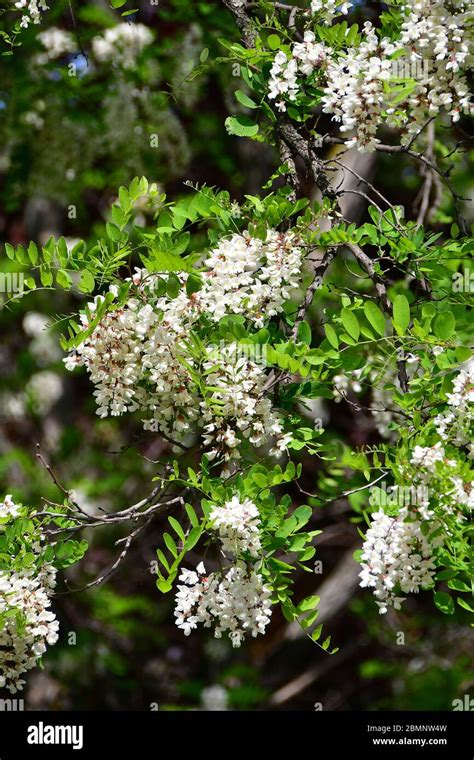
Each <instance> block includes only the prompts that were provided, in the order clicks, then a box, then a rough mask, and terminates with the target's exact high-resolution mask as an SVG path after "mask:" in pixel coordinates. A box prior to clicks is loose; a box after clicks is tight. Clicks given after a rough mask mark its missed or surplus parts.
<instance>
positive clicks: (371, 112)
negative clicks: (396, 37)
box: [322, 21, 396, 150]
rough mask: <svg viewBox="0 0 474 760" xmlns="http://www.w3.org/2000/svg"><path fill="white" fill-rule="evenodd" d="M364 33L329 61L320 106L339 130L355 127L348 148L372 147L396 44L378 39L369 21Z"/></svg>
mask: <svg viewBox="0 0 474 760" xmlns="http://www.w3.org/2000/svg"><path fill="white" fill-rule="evenodd" d="M364 35H365V36H364V38H363V40H362V42H361V43H360V46H359V47H357V48H349V50H348V51H347V53H346V54H345V55H342V56H341V57H340V58H336V59H335V60H332V61H331V62H330V63H329V66H328V72H327V85H326V87H325V89H324V96H323V98H322V107H323V111H324V112H325V113H328V114H332V115H333V118H334V119H335V121H338V122H340V123H341V132H343V133H346V132H353V131H354V130H355V135H354V137H351V138H350V139H348V140H347V141H346V145H347V146H348V147H352V146H354V145H357V146H358V147H359V148H360V149H363V150H373V149H374V147H375V144H376V137H375V136H376V132H377V128H378V126H379V124H380V123H381V121H382V111H384V110H385V108H386V97H387V96H386V93H385V88H384V84H385V82H387V81H388V80H389V79H390V69H391V65H392V63H391V60H390V58H389V56H390V55H392V53H394V52H395V50H396V47H395V45H394V44H393V43H392V42H391V41H390V40H388V39H386V38H384V39H382V40H379V38H378V35H377V32H376V30H375V29H374V27H373V26H372V24H371V23H370V22H369V21H366V22H365V24H364Z"/></svg>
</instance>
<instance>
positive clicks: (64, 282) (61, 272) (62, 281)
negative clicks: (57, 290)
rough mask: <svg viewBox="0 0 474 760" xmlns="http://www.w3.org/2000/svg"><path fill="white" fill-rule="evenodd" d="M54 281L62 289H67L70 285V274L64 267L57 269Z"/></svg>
mask: <svg viewBox="0 0 474 760" xmlns="http://www.w3.org/2000/svg"><path fill="white" fill-rule="evenodd" d="M56 282H57V283H58V285H59V286H60V287H61V288H64V290H69V288H70V287H71V285H72V280H71V275H70V274H69V272H66V270H65V269H58V271H57V273H56Z"/></svg>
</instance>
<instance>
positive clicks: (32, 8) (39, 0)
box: [14, 0, 49, 29]
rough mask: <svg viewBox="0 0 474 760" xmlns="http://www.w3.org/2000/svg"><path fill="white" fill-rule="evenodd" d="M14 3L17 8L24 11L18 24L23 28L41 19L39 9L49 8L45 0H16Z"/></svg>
mask: <svg viewBox="0 0 474 760" xmlns="http://www.w3.org/2000/svg"><path fill="white" fill-rule="evenodd" d="M14 5H15V8H17V9H18V10H20V11H24V15H23V16H22V18H21V22H20V26H22V27H23V28H25V29H26V27H28V26H29V25H30V24H31V23H33V24H39V23H40V21H41V11H47V10H48V9H49V6H48V5H46V2H45V0H17V2H15V3H14Z"/></svg>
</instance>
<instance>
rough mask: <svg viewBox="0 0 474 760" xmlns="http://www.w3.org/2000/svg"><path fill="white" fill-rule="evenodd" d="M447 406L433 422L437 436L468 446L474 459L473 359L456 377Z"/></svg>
mask: <svg viewBox="0 0 474 760" xmlns="http://www.w3.org/2000/svg"><path fill="white" fill-rule="evenodd" d="M447 405H448V407H449V408H448V409H447V410H446V411H445V412H442V413H441V414H439V415H438V416H437V417H436V418H435V420H434V424H435V427H436V429H437V432H438V435H439V436H440V438H442V439H443V440H447V439H448V438H449V439H450V440H452V442H453V443H454V444H455V445H456V446H468V447H469V450H470V456H471V457H474V444H473V443H472V440H473V423H474V359H471V360H470V361H469V362H467V363H466V365H465V366H464V367H463V369H461V371H460V372H459V373H458V374H457V375H456V377H455V379H454V383H453V391H452V393H448V396H447Z"/></svg>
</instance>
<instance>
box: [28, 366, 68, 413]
mask: <svg viewBox="0 0 474 760" xmlns="http://www.w3.org/2000/svg"><path fill="white" fill-rule="evenodd" d="M26 393H27V396H29V398H30V399H31V401H32V402H33V406H34V410H35V412H36V413H37V414H39V415H40V416H41V417H44V416H45V415H46V414H48V412H50V411H51V409H52V408H53V406H54V404H56V402H57V401H59V399H60V398H61V396H62V394H63V381H62V379H61V376H60V375H58V373H57V372H51V371H50V370H47V369H44V370H42V371H41V372H36V373H35V374H34V375H32V376H31V378H30V379H29V380H28V383H27V384H26Z"/></svg>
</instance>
